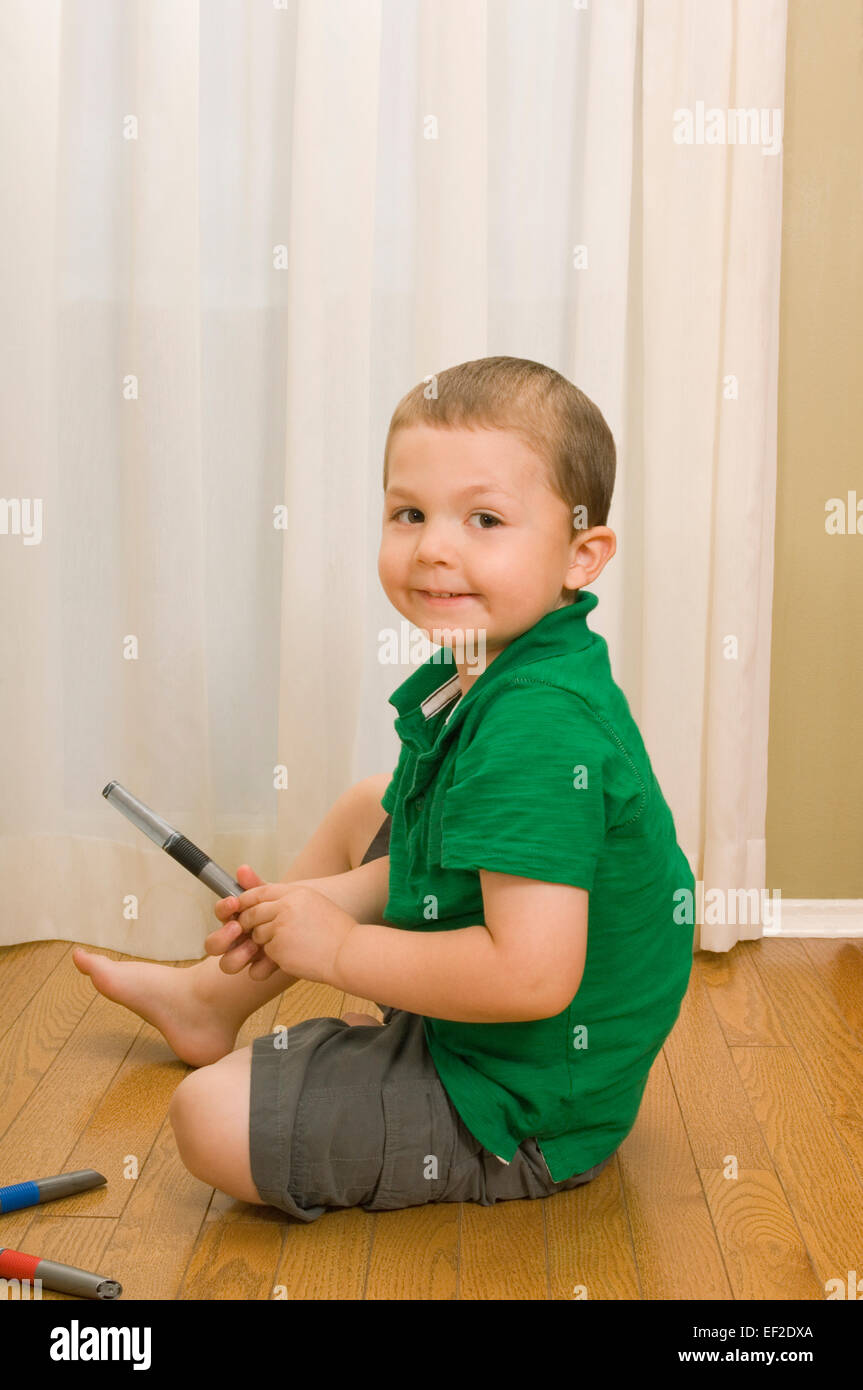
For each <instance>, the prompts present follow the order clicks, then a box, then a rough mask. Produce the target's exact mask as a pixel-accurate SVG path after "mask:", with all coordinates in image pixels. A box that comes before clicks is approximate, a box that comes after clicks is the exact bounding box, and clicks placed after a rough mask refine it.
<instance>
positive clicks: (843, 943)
mask: <svg viewBox="0 0 863 1390" xmlns="http://www.w3.org/2000/svg"><path fill="white" fill-rule="evenodd" d="M801 945H802V946H803V949H804V950H805V952H806V954H807V956H808V957H809V959H810V960H811V961H812V964H813V965H814V966H815V969H816V971H817V972H818V979H819V981H820V983H821V986H822V988H823V989H825V990H827V992H828V993H829V995H830V998H831V999H832V1000H833V1003H834V1004H835V1006H836V1008H837V1009H838V1010H839V1012H840V1013H841V1015H842V1017H843V1019H844V1020H845V1023H846V1024H847V1026H848V1027H849V1028H850V1030H851V1032H852V1033H853V1034H854V1036H855V1038H856V1039H857V1041H858V1043H863V943H860V942H858V941H847V940H843V939H842V938H841V937H819V936H807V937H803V938H801Z"/></svg>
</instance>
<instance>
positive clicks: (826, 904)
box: [764, 898, 863, 938]
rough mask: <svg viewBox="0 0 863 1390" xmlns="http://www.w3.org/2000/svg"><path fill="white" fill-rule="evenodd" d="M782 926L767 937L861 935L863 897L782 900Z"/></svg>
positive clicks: (766, 933)
mask: <svg viewBox="0 0 863 1390" xmlns="http://www.w3.org/2000/svg"><path fill="white" fill-rule="evenodd" d="M781 901H782V907H781V917H780V925H779V926H778V927H765V929H764V935H765V936H787V937H793V936H859V937H861V938H863V898H783V899H782V900H781Z"/></svg>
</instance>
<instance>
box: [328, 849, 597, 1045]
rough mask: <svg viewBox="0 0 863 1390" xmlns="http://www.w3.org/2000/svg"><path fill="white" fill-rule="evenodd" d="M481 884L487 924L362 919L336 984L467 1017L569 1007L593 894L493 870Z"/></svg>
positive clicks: (548, 1014) (550, 1013) (341, 956)
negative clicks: (411, 924)
mask: <svg viewBox="0 0 863 1390" xmlns="http://www.w3.org/2000/svg"><path fill="white" fill-rule="evenodd" d="M320 882H321V883H325V882H327V880H326V879H321V880H320ZM480 882H481V885H482V896H483V909H484V916H485V919H486V923H487V925H486V926H481V925H477V926H471V927H461V928H455V929H454V930H452V931H436V932H426V931H422V930H417V931H409V930H403V929H401V928H398V927H384V926H378V925H376V924H374V923H366V922H358V923H357V925H356V927H352V928H351V929H350V931H349V932H348V934H347V936H346V937H345V940H344V942H343V944H342V946H341V948H340V949H339V952H338V954H337V957H336V961H335V971H334V978H333V979H332V980H331V981H330V983H331V984H333V985H335V986H336V987H337V988H338V989H343V990H345V991H346V992H347V993H348V994H355V995H358V996H359V997H360V998H361V999H375V1000H381V1001H382V1002H383V1003H386V1004H391V1005H393V1007H395V1008H397V1009H405V1010H406V1011H407V1012H408V1013H416V1014H425V1015H427V1016H428V1017H430V1018H444V1019H452V1020H454V1021H458V1022H463V1023H519V1022H525V1021H528V1020H530V1019H539V1018H554V1017H556V1015H557V1014H559V1013H562V1012H563V1010H564V1009H565V1008H566V1007H567V1006H568V1004H569V1003H570V1001H571V1000H572V999H573V998H574V997H575V995H576V993H577V992H578V988H579V986H580V984H581V977H582V973H583V971H584V961H585V955H586V951H587V908H588V893H587V892H586V890H585V889H583V888H574V887H570V885H569V884H565V883H546V882H543V881H540V880H538V879H527V878H520V877H518V876H516V875H514V874H500V873H491V872H487V871H486V870H480ZM352 915H353V914H352Z"/></svg>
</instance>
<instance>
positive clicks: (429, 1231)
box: [363, 1202, 459, 1300]
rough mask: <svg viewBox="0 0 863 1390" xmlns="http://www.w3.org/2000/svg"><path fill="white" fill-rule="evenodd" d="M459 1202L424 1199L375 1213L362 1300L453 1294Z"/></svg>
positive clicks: (437, 1298)
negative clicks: (410, 1205)
mask: <svg viewBox="0 0 863 1390" xmlns="http://www.w3.org/2000/svg"><path fill="white" fill-rule="evenodd" d="M458 1213H459V1203H458V1202H428V1203H424V1204H423V1205H422V1206H416V1207H405V1208H404V1210H403V1211H377V1212H374V1213H370V1214H373V1215H374V1218H375V1225H374V1240H373V1242H372V1245H371V1254H370V1257H369V1267H368V1279H367V1282H366V1287H365V1292H364V1294H363V1297H364V1298H366V1299H373V1300H379V1299H388V1298H395V1299H402V1300H403V1299H422V1300H427V1299H431V1300H439V1299H453V1298H455V1297H456V1280H457V1273H458V1252H459V1218H458Z"/></svg>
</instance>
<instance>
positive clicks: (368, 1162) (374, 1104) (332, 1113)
mask: <svg viewBox="0 0 863 1390" xmlns="http://www.w3.org/2000/svg"><path fill="white" fill-rule="evenodd" d="M383 1153H384V1115H383V1109H382V1106H381V1093H380V1089H379V1088H378V1087H376V1086H328V1087H319V1088H314V1089H312V1090H308V1091H304V1092H303V1094H302V1095H301V1097H300V1100H299V1104H298V1105H297V1111H296V1120H295V1123H294V1134H293V1141H292V1145H291V1176H290V1182H289V1187H290V1190H291V1195H292V1196H293V1198H294V1200H295V1201H296V1202H297V1204H298V1205H299V1206H301V1207H308V1206H319V1205H320V1206H325V1207H353V1206H359V1205H361V1203H362V1202H363V1201H364V1200H365V1199H366V1198H367V1197H368V1196H369V1195H370V1194H371V1193H373V1192H374V1191H375V1188H376V1187H377V1185H378V1183H379V1180H380V1176H381V1163H382V1161H383Z"/></svg>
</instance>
